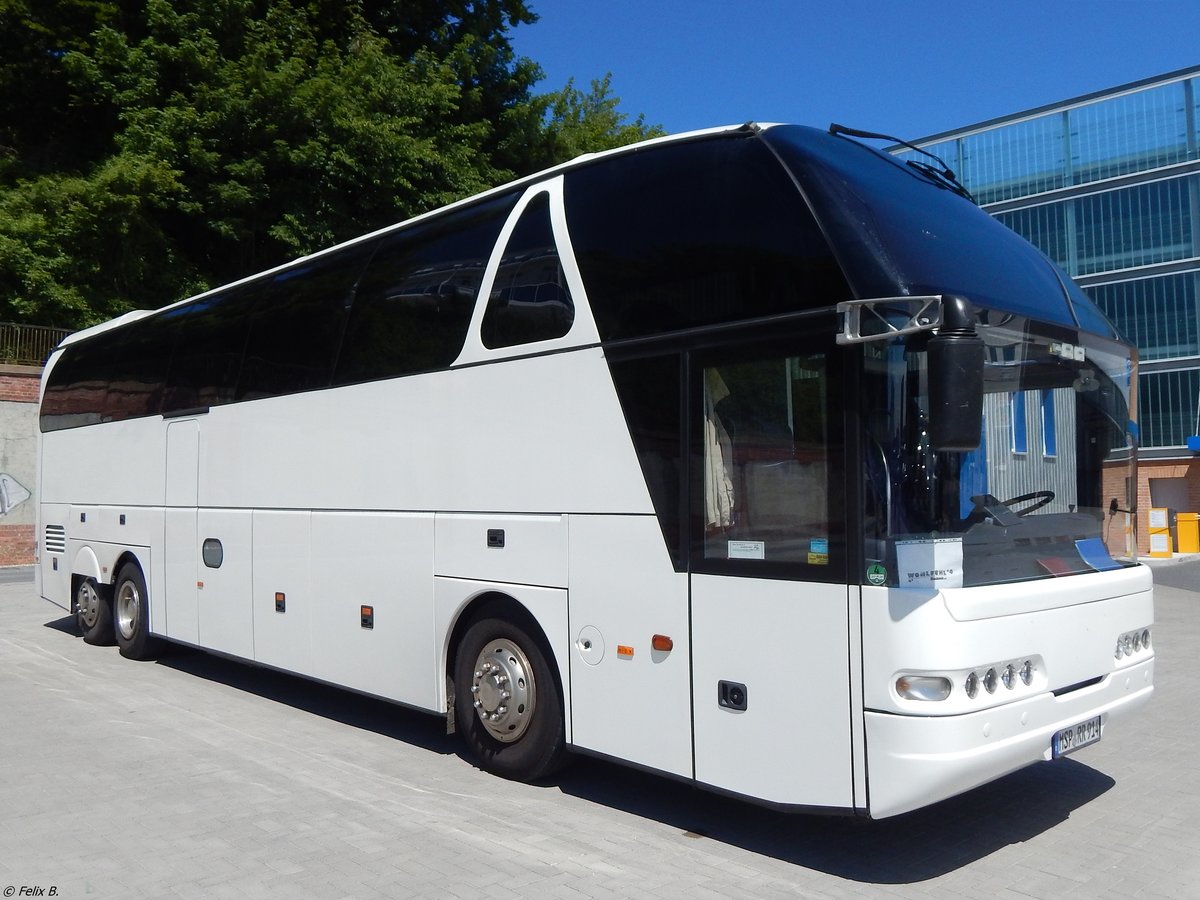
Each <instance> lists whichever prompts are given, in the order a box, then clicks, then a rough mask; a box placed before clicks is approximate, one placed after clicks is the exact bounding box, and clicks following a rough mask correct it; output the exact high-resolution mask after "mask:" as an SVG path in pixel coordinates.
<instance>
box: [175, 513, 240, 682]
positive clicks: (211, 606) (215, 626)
mask: <svg viewBox="0 0 1200 900" xmlns="http://www.w3.org/2000/svg"><path fill="white" fill-rule="evenodd" d="M196 530H197V538H198V541H197V543H200V542H203V541H204V540H205V539H206V538H216V539H217V540H219V541H220V542H221V546H222V547H223V548H224V551H223V552H224V559H223V561H222V562H221V565H220V567H219V568H210V567H209V566H206V565H203V564H202V565H201V566H200V567H199V569H198V570H197V572H198V574H197V577H196V590H197V603H198V607H199V624H200V641H199V643H200V646H202V647H207V648H208V649H210V650H216V651H218V652H220V653H228V654H229V655H230V656H240V657H241V658H242V659H254V606H253V602H252V598H251V590H252V581H251V578H252V575H253V572H254V555H253V540H252V537H253V533H254V531H253V518H252V513H251V511H250V510H248V509H201V510H199V512H198V513H197V514H196ZM195 553H196V554H197V555H199V553H200V548H199V547H196V550H195ZM169 615H170V614H169V613H168V617H169Z"/></svg>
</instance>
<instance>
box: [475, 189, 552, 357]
mask: <svg viewBox="0 0 1200 900" xmlns="http://www.w3.org/2000/svg"><path fill="white" fill-rule="evenodd" d="M574 321H575V304H574V302H573V301H572V299H571V293H570V291H569V290H568V289H567V282H566V278H565V276H564V275H563V270H562V265H561V264H560V262H559V257H558V248H557V246H556V245H555V243H554V232H553V230H552V229H551V225H550V195H549V194H545V193H542V194H538V195H536V196H535V197H533V199H531V200H530V201H529V204H528V205H527V206H526V207H525V210H524V212H522V213H521V218H520V220H519V221H518V222H517V227H516V228H515V229H513V233H512V235H511V236H510V237H509V239H508V245H507V246H506V247H505V248H504V257H503V259H501V261H500V269H499V271H497V272H496V280H495V282H494V284H493V285H492V294H491V296H490V297H489V298H488V307H487V311H486V312H485V313H484V316H483V325H482V327H481V329H480V338H481V339H482V340H483V345H484V346H485V347H487V348H488V349H489V350H495V349H497V348H499V347H512V346H515V345H517V344H532V343H535V342H537V341H549V340H553V339H554V338H560V337H562V336H563V335H565V334H566V333H567V332H568V331H570V330H571V324H572V323H573V322H574Z"/></svg>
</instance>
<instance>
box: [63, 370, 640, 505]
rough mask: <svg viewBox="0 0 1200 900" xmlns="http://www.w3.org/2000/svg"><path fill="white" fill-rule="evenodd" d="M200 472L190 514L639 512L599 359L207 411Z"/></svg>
mask: <svg viewBox="0 0 1200 900" xmlns="http://www.w3.org/2000/svg"><path fill="white" fill-rule="evenodd" d="M436 409H448V410H450V409H452V410H455V414H454V415H453V416H431V415H430V410H436ZM64 433H69V432H64ZM593 459H603V460H604V461H605V474H604V477H581V474H582V473H583V472H585V471H587V466H588V465H589V464H590V461H591V460H593ZM200 467H201V471H200V504H201V506H226V507H228V506H234V505H236V506H245V507H252V508H256V509H313V510H317V509H363V510H400V511H438V512H484V511H491V510H495V511H502V512H505V513H525V512H539V513H543V512H544V513H555V514H557V513H562V512H573V511H590V512H625V513H628V512H634V513H649V512H652V507H651V505H650V497H649V494H648V492H647V490H646V484H645V481H644V479H643V478H642V473H641V470H640V469H639V468H638V464H637V457H636V456H635V454H634V452H633V447H632V442H631V440H630V437H629V430H628V428H627V427H626V425H625V419H624V417H623V415H622V413H621V409H620V406H619V405H618V403H617V398H616V392H615V391H614V389H613V386H612V379H611V377H610V376H609V373H608V367H607V365H606V364H605V362H604V357H603V355H602V353H601V351H600V349H599V348H590V349H585V350H581V351H579V352H576V353H564V354H556V355H552V356H545V357H538V358H534V359H529V360H524V361H522V362H521V364H519V365H497V366H476V367H470V368H466V369H460V370H451V371H449V372H439V373H434V374H429V375H414V376H410V377H407V378H400V379H395V380H392V381H380V382H372V383H369V384H363V385H355V386H352V387H345V388H336V389H332V390H327V391H314V392H311V393H307V394H297V395H292V396H286V397H274V398H271V399H268V400H260V401H256V402H255V403H252V404H230V405H228V406H220V407H215V408H214V409H213V410H212V411H211V412H210V413H209V414H208V415H207V416H204V417H203V425H202V429H201V458H200Z"/></svg>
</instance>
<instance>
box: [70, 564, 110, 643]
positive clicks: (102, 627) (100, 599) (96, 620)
mask: <svg viewBox="0 0 1200 900" xmlns="http://www.w3.org/2000/svg"><path fill="white" fill-rule="evenodd" d="M75 624H76V625H77V626H78V628H79V633H80V634H81V635H83V639H84V641H85V642H86V643H89V644H111V643H112V641H113V614H112V603H111V602H109V599H108V597H106V596H105V595H104V594H103V593H102V589H101V587H100V586H99V585H98V584H96V582H95V580H93V579H91V578H85V579H83V580H82V581H81V582H79V587H78V588H77V589H76V591H75Z"/></svg>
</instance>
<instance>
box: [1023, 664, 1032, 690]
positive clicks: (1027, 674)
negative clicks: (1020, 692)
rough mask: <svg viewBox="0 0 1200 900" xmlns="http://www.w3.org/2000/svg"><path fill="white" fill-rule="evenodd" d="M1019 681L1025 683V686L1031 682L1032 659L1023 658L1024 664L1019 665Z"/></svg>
mask: <svg viewBox="0 0 1200 900" xmlns="http://www.w3.org/2000/svg"><path fill="white" fill-rule="evenodd" d="M1021 681H1022V682H1024V683H1025V686H1026V687H1028V686H1029V685H1031V684H1033V661H1032V660H1028V659H1027V660H1025V665H1023V666H1021Z"/></svg>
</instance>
